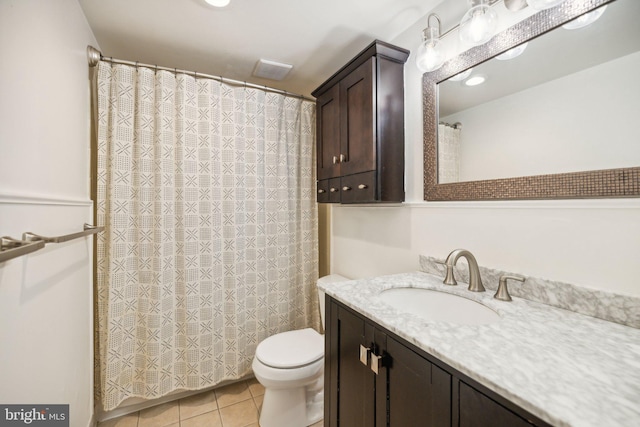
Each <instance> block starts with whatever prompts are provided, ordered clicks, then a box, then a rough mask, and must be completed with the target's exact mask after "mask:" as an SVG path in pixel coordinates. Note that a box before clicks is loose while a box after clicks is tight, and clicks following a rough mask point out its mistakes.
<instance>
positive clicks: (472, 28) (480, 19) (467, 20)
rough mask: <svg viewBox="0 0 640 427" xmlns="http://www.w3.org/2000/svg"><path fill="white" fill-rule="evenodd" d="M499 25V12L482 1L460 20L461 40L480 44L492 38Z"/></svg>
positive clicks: (471, 43) (468, 43) (470, 43)
mask: <svg viewBox="0 0 640 427" xmlns="http://www.w3.org/2000/svg"><path fill="white" fill-rule="evenodd" d="M497 27H498V14H497V13H496V12H495V11H494V10H493V9H492V8H491V6H489V5H487V4H484V3H481V4H479V5H477V6H474V7H472V8H471V9H469V10H468V11H467V13H465V14H464V16H463V17H462V21H460V29H459V35H460V40H462V42H464V43H466V44H467V45H471V46H478V45H481V44H483V43H486V42H488V41H489V40H491V37H493V36H494V34H495V31H496V28H497Z"/></svg>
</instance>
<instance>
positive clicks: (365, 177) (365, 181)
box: [340, 171, 376, 203]
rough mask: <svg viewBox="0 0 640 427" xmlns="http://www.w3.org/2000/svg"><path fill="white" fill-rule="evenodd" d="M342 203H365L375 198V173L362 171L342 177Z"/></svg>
mask: <svg viewBox="0 0 640 427" xmlns="http://www.w3.org/2000/svg"><path fill="white" fill-rule="evenodd" d="M340 185H341V186H340V193H341V194H342V198H341V199H342V200H341V201H342V203H367V202H374V201H375V200H376V173H375V172H374V171H372V172H364V173H358V174H355V175H348V176H343V177H342V182H341V183H340Z"/></svg>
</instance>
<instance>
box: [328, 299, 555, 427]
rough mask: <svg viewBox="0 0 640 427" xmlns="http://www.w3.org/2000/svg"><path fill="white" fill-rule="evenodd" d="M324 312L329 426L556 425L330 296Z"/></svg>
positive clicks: (523, 426) (471, 426)
mask: <svg viewBox="0 0 640 427" xmlns="http://www.w3.org/2000/svg"><path fill="white" fill-rule="evenodd" d="M325 306H326V318H327V325H326V331H325V332H326V335H325V418H324V426H325V427H525V426H527V427H531V426H541V427H550V426H549V424H547V423H545V422H543V421H541V420H540V419H538V418H537V417H534V416H533V415H531V414H529V413H528V412H526V411H525V410H523V409H521V408H519V407H518V406H516V405H515V404H513V403H512V402H509V401H507V400H505V399H504V398H502V397H500V396H498V395H496V394H495V393H493V392H492V391H490V390H487V389H486V388H485V387H483V386H482V385H480V384H477V383H476V382H475V381H474V380H472V379H470V378H468V377H466V376H465V375H464V374H461V373H460V372H458V371H456V370H455V369H453V368H451V367H449V366H448V365H446V364H444V363H443V362H442V361H440V360H439V359H436V358H434V357H433V356H431V355H429V354H428V353H426V352H424V351H423V350H421V349H419V348H417V347H415V346H413V345H412V344H410V343H408V342H406V341H405V340H403V339H402V338H400V337H398V336H396V335H395V334H393V333H392V332H390V331H388V330H386V329H385V328H383V327H381V326H379V325H377V324H376V323H375V322H373V321H371V320H369V319H367V318H366V317H363V316H362V315H360V314H359V313H357V312H355V311H353V310H352V309H350V308H348V307H346V306H344V305H343V304H341V303H339V302H337V301H335V300H333V299H332V298H331V297H329V296H327V300H326V304H325ZM481 390H482V391H481Z"/></svg>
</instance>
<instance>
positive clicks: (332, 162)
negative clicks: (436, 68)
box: [312, 40, 409, 203]
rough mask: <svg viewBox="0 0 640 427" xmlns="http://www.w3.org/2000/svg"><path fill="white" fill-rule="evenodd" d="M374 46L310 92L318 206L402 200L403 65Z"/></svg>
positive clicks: (391, 50)
mask: <svg viewBox="0 0 640 427" xmlns="http://www.w3.org/2000/svg"><path fill="white" fill-rule="evenodd" d="M408 57H409V51H407V50H405V49H402V48H399V47H396V46H392V45H390V44H387V43H384V42H381V41H378V40H376V41H374V42H373V43H372V44H371V45H369V46H368V47H367V48H366V49H365V50H363V51H362V52H361V53H359V54H358V55H357V56H356V57H355V58H353V59H352V60H351V61H350V62H349V63H348V64H347V65H345V66H344V67H342V68H341V69H340V70H339V71H338V72H337V73H336V74H334V75H333V76H332V77H331V78H329V79H328V80H327V81H326V82H324V83H323V84H322V85H321V86H320V87H319V88H317V89H316V90H315V91H313V93H312V94H313V96H315V97H316V99H317V101H316V115H317V141H316V142H317V150H318V152H317V174H318V202H320V203H376V202H402V201H404V63H405V62H406V60H407V58H408Z"/></svg>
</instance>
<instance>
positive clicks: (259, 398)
mask: <svg viewBox="0 0 640 427" xmlns="http://www.w3.org/2000/svg"><path fill="white" fill-rule="evenodd" d="M263 400H264V394H261V395H260V396H256V397H254V398H253V401H254V402H255V403H256V407H257V408H258V413H260V411H262V401H263Z"/></svg>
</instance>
